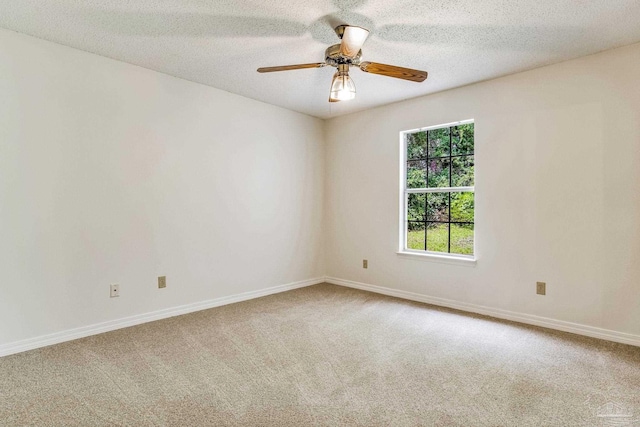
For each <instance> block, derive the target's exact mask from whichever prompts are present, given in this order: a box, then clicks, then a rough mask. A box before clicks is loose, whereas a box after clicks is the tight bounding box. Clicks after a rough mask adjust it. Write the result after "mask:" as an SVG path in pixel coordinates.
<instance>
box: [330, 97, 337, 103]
mask: <svg viewBox="0 0 640 427" xmlns="http://www.w3.org/2000/svg"><path fill="white" fill-rule="evenodd" d="M329 102H340V100H339V99H335V98H332V97H329Z"/></svg>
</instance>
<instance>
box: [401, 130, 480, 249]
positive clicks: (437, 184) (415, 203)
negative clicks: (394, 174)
mask: <svg viewBox="0 0 640 427" xmlns="http://www.w3.org/2000/svg"><path fill="white" fill-rule="evenodd" d="M406 142H407V145H406V147H407V164H406V167H407V182H406V186H407V188H408V189H427V188H429V189H434V188H455V187H473V186H474V166H475V162H474V124H473V123H464V124H460V125H457V126H450V127H443V128H438V129H430V130H428V131H418V132H413V133H409V134H406ZM407 198H408V199H407V247H408V248H410V249H418V250H427V251H435V252H451V253H457V254H467V255H471V254H473V237H474V231H473V230H474V208H475V206H474V193H473V191H462V190H458V191H453V190H452V191H442V192H418V193H409V194H407Z"/></svg>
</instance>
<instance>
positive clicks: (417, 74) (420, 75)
mask: <svg viewBox="0 0 640 427" xmlns="http://www.w3.org/2000/svg"><path fill="white" fill-rule="evenodd" d="M360 69H361V70H362V71H364V72H367V73H373V74H380V75H383V76H389V77H395V78H397V79H404V80H410V81H412V82H418V83H420V82H423V81H425V80H426V79H427V75H428V73H427V72H426V71H420V70H413V69H411V68H404V67H396V66H395V65H387V64H379V63H377V62H367V61H365V62H362V63H360Z"/></svg>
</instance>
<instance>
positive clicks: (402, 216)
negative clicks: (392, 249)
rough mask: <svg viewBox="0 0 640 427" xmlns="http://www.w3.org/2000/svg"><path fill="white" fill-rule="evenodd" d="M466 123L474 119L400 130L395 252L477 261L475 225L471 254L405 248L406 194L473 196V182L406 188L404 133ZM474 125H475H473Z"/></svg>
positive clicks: (446, 260)
mask: <svg viewBox="0 0 640 427" xmlns="http://www.w3.org/2000/svg"><path fill="white" fill-rule="evenodd" d="M467 123H475V121H474V119H467V120H460V121H457V122H451V123H443V124H439V125H434V126H427V127H422V128H417V129H410V130H404V131H401V132H400V135H399V139H400V143H399V144H398V146H399V149H400V156H399V158H400V168H399V169H400V183H399V184H400V185H399V189H400V191H399V194H400V200H399V203H398V207H399V218H400V221H399V245H398V252H396V253H397V254H398V255H399V256H410V257H411V258H416V259H423V260H434V261H443V262H447V263H462V264H473V265H475V263H476V261H477V256H476V233H475V226H474V232H473V236H474V237H473V255H463V254H452V253H449V252H433V251H423V250H416V249H409V248H407V226H406V223H407V212H408V206H407V201H408V195H409V194H411V193H436V192H437V193H451V192H463V191H464V192H469V191H471V192H473V193H474V198H475V182H474V186H473V187H440V188H406V186H407V161H408V160H407V138H406V135H407V134H410V133H416V132H424V131H429V130H433V129H442V128H445V127H452V126H458V125H463V124H467ZM474 127H475V126H474ZM476 152H477V150H476V147H475V146H474V147H473V154H474V162H475V154H476ZM474 223H475V215H474Z"/></svg>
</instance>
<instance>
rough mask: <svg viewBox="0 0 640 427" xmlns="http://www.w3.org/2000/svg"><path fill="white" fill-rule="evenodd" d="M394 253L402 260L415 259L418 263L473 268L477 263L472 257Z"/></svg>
mask: <svg viewBox="0 0 640 427" xmlns="http://www.w3.org/2000/svg"><path fill="white" fill-rule="evenodd" d="M396 253H397V254H398V256H400V257H402V258H410V259H416V260H420V261H434V262H441V263H445V264H457V265H465V266H468V267H475V265H476V263H477V260H476V258H474V257H465V256H452V255H438V254H434V253H424V252H410V251H399V252H396Z"/></svg>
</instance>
